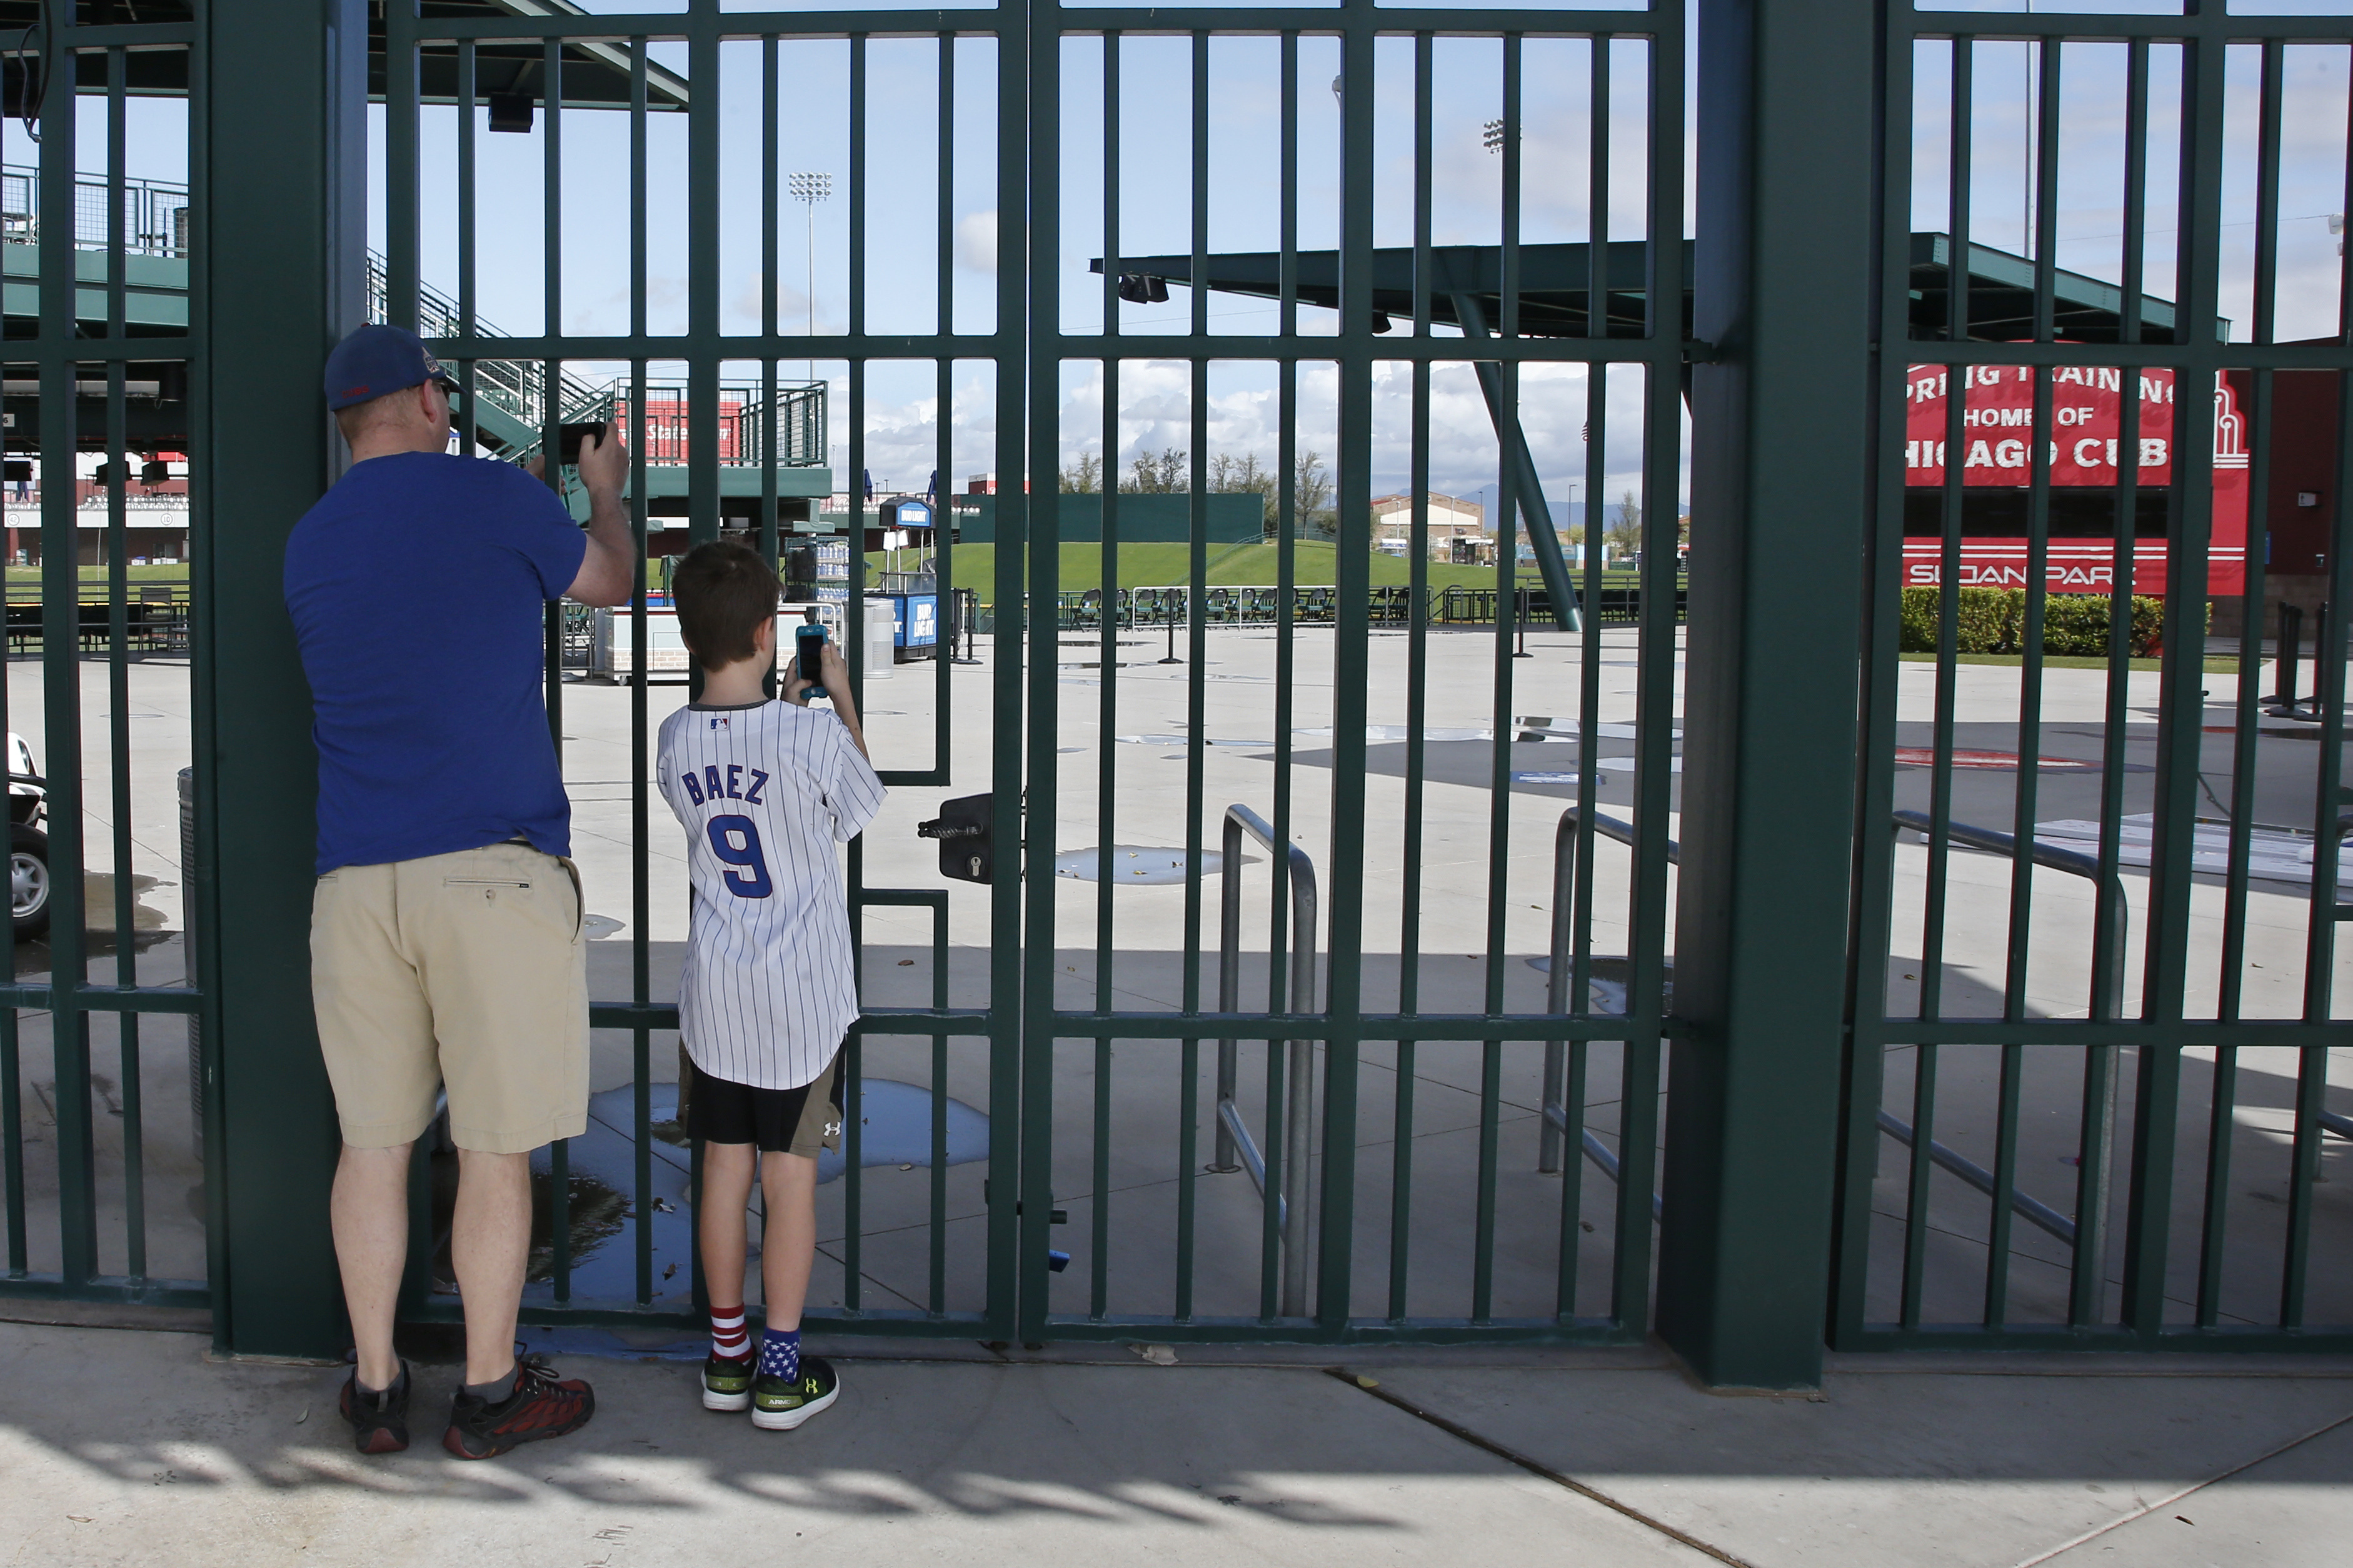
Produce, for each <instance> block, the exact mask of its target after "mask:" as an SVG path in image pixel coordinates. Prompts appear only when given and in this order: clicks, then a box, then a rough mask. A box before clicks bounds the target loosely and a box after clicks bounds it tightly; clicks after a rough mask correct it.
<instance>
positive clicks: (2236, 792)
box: [2120, 38, 2325, 1023]
mask: <svg viewBox="0 0 2353 1568" xmlns="http://www.w3.org/2000/svg"><path fill="white" fill-rule="evenodd" d="M2283 53H2284V50H2283V47H2282V45H2281V43H2280V40H2279V39H2277V38H2271V39H2266V40H2265V41H2264V43H2263V76H2262V79H2261V83H2260V86H2259V88H2258V93H2259V98H2260V101H2259V104H2258V113H2257V124H2258V127H2259V129H2258V131H2257V133H2256V134H2257V142H2256V156H2255V166H2256V174H2255V320H2254V338H2255V342H2259V343H2268V342H2271V341H2272V339H2273V337H2274V329H2275V325H2276V318H2277V309H2276V306H2277V300H2278V291H2277V288H2276V279H2277V275H2278V270H2279V181H2280V100H2281V98H2282V97H2283V96H2284V94H2283V91H2282V81H2281V68H2282V64H2283V60H2282V55H2283ZM2253 381H2254V384H2253V399H2252V404H2251V406H2250V408H2249V410H2248V413H2249V416H2250V417H2249V419H2248V422H2247V428H2248V430H2249V431H2250V432H2251V433H2252V435H2253V449H2252V452H2251V454H2250V460H2249V464H2248V472H2247V521H2246V536H2245V545H2244V550H2243V552H2242V560H2243V562H2244V571H2245V581H2244V583H2243V584H2242V594H2241V597H2240V631H2239V682H2238V685H2239V689H2238V692H2237V701H2236V703H2235V710H2236V711H2235V714H2234V722H2235V724H2236V727H2237V730H2236V733H2235V734H2234V735H2233V736H2232V746H2231V816H2230V858H2229V861H2228V865H2227V869H2226V872H2225V882H2224V885H2223V890H2222V958H2221V994H2220V996H2219V998H2218V999H2217V1003H2216V1008H2215V1016H2216V1017H2218V1018H2220V1019H2221V1020H2223V1021H2224V1022H2230V1023H2235V1022H2236V1021H2237V1020H2238V1017H2239V1009H2240V1005H2241V1000H2242V993H2243V991H2244V988H2245V981H2246V973H2245V970H2246V944H2247V929H2246V928H2247V880H2248V875H2247V872H2248V868H2247V852H2248V845H2249V843H2250V842H2251V841H2252V839H2253V826H2254V805H2255V803H2254V791H2255V765H2256V742H2257V740H2258V738H2259V737H2258V728H2259V723H2260V720H2261V717H2262V713H2261V710H2259V709H2258V708H2257V706H2256V700H2257V697H2258V695H2259V694H2260V690H2261V687H2262V681H2263V610H2264V604H2263V600H2264V592H2263V589H2264V583H2263V575H2264V573H2263V568H2264V564H2265V561H2266V557H2267V556H2268V554H2269V552H2268V551H2267V550H2266V549H2265V548H2264V545H2265V544H2266V543H2267V542H2268V539H2269V532H2270V529H2269V525H2270V521H2271V519H2270V510H2271V509H2270V489H2271V458H2272V443H2271V426H2272V410H2273V402H2272V399H2273V394H2274V384H2273V381H2272V372H2271V370H2270V369H2269V367H2267V366H2266V367H2258V368H2257V369H2256V370H2254V372H2253ZM2177 395H2179V389H2178V388H2177ZM2120 449H2121V448H2120ZM2281 651H2282V653H2283V654H2284V653H2285V651H2286V650H2285V649H2284V648H2283V649H2282V650H2281ZM2323 825H2324V826H2325V819H2324V823H2323Z"/></svg>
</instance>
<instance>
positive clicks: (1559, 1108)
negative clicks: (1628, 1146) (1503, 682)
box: [1536, 805, 1683, 1222]
mask: <svg viewBox="0 0 2353 1568" xmlns="http://www.w3.org/2000/svg"><path fill="white" fill-rule="evenodd" d="M1583 817H1584V813H1583V811H1582V810H1581V808H1579V807H1577V806H1574V805H1572V806H1570V807H1569V808H1568V809H1567V810H1566V811H1564V812H1562V813H1561V814H1560V825H1559V826H1557V827H1556V828H1555V829H1554V830H1553V847H1552V957H1551V959H1550V961H1549V962H1550V964H1551V968H1550V970H1549V972H1548V973H1546V976H1545V1009H1546V1011H1547V1012H1551V1013H1566V1012H1567V1011H1568V1010H1569V1009H1568V985H1569V971H1570V968H1571V959H1572V954H1571V952H1570V948H1571V946H1572V944H1573V942H1574V940H1575V933H1574V932H1572V931H1570V930H1569V927H1570V925H1571V923H1572V922H1571V919H1570V904H1571V895H1572V894H1573V893H1574V891H1575V885H1574V881H1573V878H1574V876H1575V872H1574V870H1573V869H1572V868H1573V866H1574V864H1575V861H1574V859H1573V858H1572V855H1571V851H1572V850H1573V849H1574V848H1575V847H1576V844H1577V835H1576V831H1575V829H1576V826H1577V823H1578V822H1579V821H1580V820H1581V819H1583ZM1591 821H1592V824H1593V831H1594V832H1596V833H1599V834H1600V835H1601V836H1602V837H1605V838H1614V839H1616V840H1617V841H1618V842H1619V843H1620V844H1623V845H1626V846H1627V847H1632V846H1633V844H1634V825H1633V824H1632V823H1630V822H1622V821H1620V820H1619V819H1618V818H1617V817H1614V816H1604V815H1602V814H1601V813H1600V812H1598V811H1597V812H1595V813H1593V814H1592V817H1591ZM1682 861H1683V852H1682V849H1681V847H1679V846H1678V845H1677V844H1676V843H1675V841H1674V840H1673V839H1672V838H1670V839H1668V840H1667V864H1668V865H1670V866H1675V865H1680V864H1682ZM1565 1056H1566V1052H1565V1050H1564V1048H1563V1047H1562V1044H1561V1042H1560V1041H1558V1040H1547V1041H1546V1042H1545V1058H1544V1096H1543V1099H1544V1115H1543V1117H1542V1118H1541V1119H1540V1120H1539V1121H1538V1122H1537V1125H1536V1170H1537V1171H1538V1172H1539V1173H1542V1174H1545V1175H1553V1174H1556V1173H1558V1172H1559V1170H1560V1164H1561V1144H1562V1142H1563V1140H1564V1138H1565V1137H1566V1136H1567V1133H1568V1132H1569V1131H1571V1128H1570V1125H1569V1118H1568V1096H1567V1086H1566V1084H1565V1082H1564V1080H1563V1079H1562V1072H1563V1069H1564V1068H1565V1067H1566V1066H1567V1063H1566V1060H1565ZM1575 1131H1576V1133H1577V1146H1578V1147H1579V1148H1580V1149H1582V1150H1583V1151H1584V1152H1585V1157H1586V1158H1587V1159H1588V1160H1590V1161H1592V1162H1593V1164H1594V1166H1595V1168H1596V1169H1598V1170H1599V1171H1600V1173H1602V1174H1603V1175H1605V1176H1607V1177H1609V1179H1610V1180H1611V1181H1613V1182H1614V1181H1617V1180H1618V1179H1619V1174H1618V1173H1619V1163H1618V1156H1617V1155H1615V1154H1613V1153H1611V1152H1609V1147H1608V1146H1607V1145H1606V1144H1604V1143H1603V1142H1601V1140H1600V1139H1599V1138H1596V1137H1595V1136H1594V1135H1593V1133H1592V1131H1590V1130H1589V1129H1588V1128H1587V1127H1586V1126H1585V1125H1584V1119H1583V1118H1582V1117H1580V1118H1578V1120H1577V1126H1576V1128H1575ZM1665 1207H1666V1205H1665V1204H1664V1203H1663V1202H1662V1200H1661V1199H1660V1196H1659V1194H1656V1193H1652V1194H1651V1219H1652V1220H1653V1221H1654V1222H1655V1221H1656V1220H1658V1219H1659V1218H1660V1217H1661V1215H1662V1214H1663V1213H1664V1212H1665Z"/></svg>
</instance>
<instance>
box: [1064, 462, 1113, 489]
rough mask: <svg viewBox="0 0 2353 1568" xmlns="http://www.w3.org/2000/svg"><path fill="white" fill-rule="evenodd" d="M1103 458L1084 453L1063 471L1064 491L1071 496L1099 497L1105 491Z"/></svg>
mask: <svg viewBox="0 0 2353 1568" xmlns="http://www.w3.org/2000/svg"><path fill="white" fill-rule="evenodd" d="M1062 489H1063V491H1064V493H1066V494H1069V495H1082V496H1091V495H1097V494H1100V493H1101V492H1102V490H1103V458H1101V457H1100V456H1098V455H1097V454H1095V453H1093V452H1082V453H1080V454H1079V455H1078V456H1077V457H1076V458H1072V459H1071V466H1070V467H1069V468H1064V469H1063V470H1062Z"/></svg>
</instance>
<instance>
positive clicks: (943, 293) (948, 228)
mask: <svg viewBox="0 0 2353 1568" xmlns="http://www.w3.org/2000/svg"><path fill="white" fill-rule="evenodd" d="M939 46H940V57H939V58H940V109H939V116H940V122H939V151H938V153H937V154H936V156H937V158H938V160H939V216H938V220H937V226H938V229H939V256H938V259H937V260H936V262H935V263H934V265H935V266H936V268H938V278H937V281H938V286H939V302H938V306H937V308H936V310H934V317H935V319H934V321H933V323H932V331H934V333H935V334H936V335H937V336H938V337H940V338H942V339H947V338H950V337H953V336H954V335H955V191H956V185H955V57H956V40H955V34H953V33H942V34H941V35H940V37H939ZM937 365H938V369H937V373H936V374H937V386H936V390H935V391H934V394H933V406H934V407H935V408H937V409H938V410H939V417H938V419H937V420H936V421H935V423H934V428H933V437H934V442H935V444H936V449H935V450H934V454H933V460H932V469H933V472H934V475H935V476H936V478H935V479H934V483H933V487H932V563H933V568H932V569H933V578H932V612H933V624H934V626H938V627H940V633H935V634H934V636H935V638H937V640H934V643H933V645H932V768H933V770H934V774H935V776H937V777H938V778H940V779H942V780H944V779H946V778H947V777H948V772H949V761H948V754H949V752H950V750H951V748H952V746H953V744H954V726H953V724H952V723H951V722H950V716H951V715H952V714H953V713H954V712H955V689H954V686H953V683H952V681H951V679H950V677H951V676H953V675H954V674H955V669H954V668H953V666H952V665H951V663H950V661H949V650H948V649H947V648H946V647H943V646H941V645H942V642H943V641H944V640H946V639H945V637H944V636H943V635H941V634H944V631H945V627H944V624H943V623H942V621H941V618H940V617H941V615H942V612H944V611H945V610H946V609H947V607H948V606H949V605H954V604H955V521H954V520H955V508H954V507H953V505H952V504H951V503H950V500H949V496H950V493H951V492H952V491H953V490H954V489H955V478H954V476H953V475H952V474H951V472H950V471H949V470H950V468H951V465H952V464H953V462H954V460H955V445H954V440H953V437H954V435H955V374H954V372H955V361H953V360H951V359H949V358H948V357H947V356H945V355H942V356H941V357H940V358H939V360H938V362H937ZM911 629H912V628H911ZM941 1005H942V1006H943V1007H944V1006H945V1005H946V1004H945V1003H944V1002H943V1003H942V1004H941Z"/></svg>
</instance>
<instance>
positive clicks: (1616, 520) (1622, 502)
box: [1603, 490, 1642, 555]
mask: <svg viewBox="0 0 2353 1568" xmlns="http://www.w3.org/2000/svg"><path fill="white" fill-rule="evenodd" d="M1610 513H1611V515H1610V518H1609V527H1608V530H1607V531H1606V532H1605V533H1604V534H1603V537H1604V538H1606V539H1608V540H1609V547H1610V548H1611V549H1612V550H1615V551H1616V552H1618V553H1619V554H1620V555H1631V554H1633V553H1634V552H1636V551H1638V550H1640V549H1641V548H1642V501H1641V497H1639V496H1637V495H1636V494H1635V493H1634V492H1633V491H1632V490H1628V491H1626V492H1625V493H1624V494H1622V495H1620V497H1619V498H1618V504H1617V505H1616V506H1615V507H1613V508H1611V509H1610Z"/></svg>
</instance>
